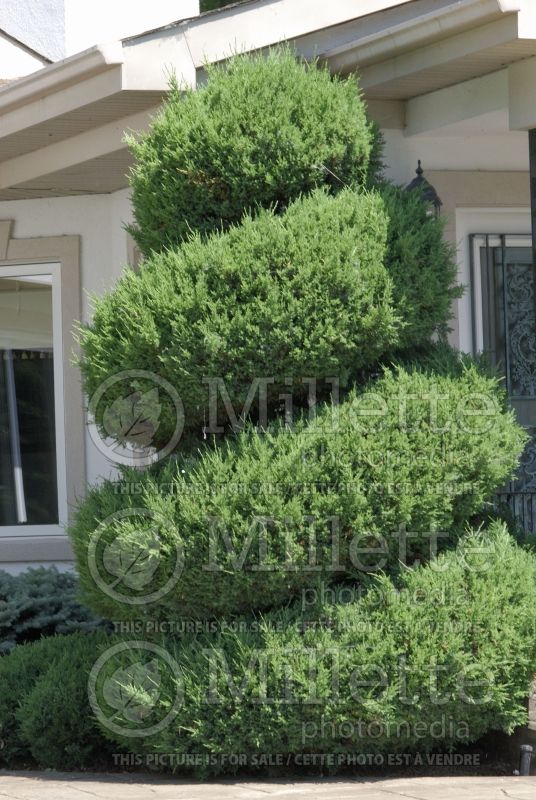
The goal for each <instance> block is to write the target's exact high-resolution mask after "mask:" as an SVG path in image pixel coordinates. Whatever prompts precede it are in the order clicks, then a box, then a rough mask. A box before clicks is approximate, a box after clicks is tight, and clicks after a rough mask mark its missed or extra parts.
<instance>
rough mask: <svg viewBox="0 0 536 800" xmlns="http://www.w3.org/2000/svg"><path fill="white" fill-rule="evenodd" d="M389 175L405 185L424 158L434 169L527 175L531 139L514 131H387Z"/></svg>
mask: <svg viewBox="0 0 536 800" xmlns="http://www.w3.org/2000/svg"><path fill="white" fill-rule="evenodd" d="M384 139H385V151H384V152H385V162H386V164H387V166H388V169H387V176H388V177H389V178H390V179H391V180H393V181H395V183H401V184H404V185H406V184H407V183H409V182H410V181H411V180H412V179H413V178H414V177H415V170H416V168H417V161H418V160H419V159H421V161H422V163H423V167H424V170H425V172H426V171H432V170H483V171H486V170H490V171H493V172H496V171H512V172H518V171H519V172H526V171H527V170H528V168H529V149H528V137H527V134H526V133H524V132H518V131H513V132H510V133H504V134H494V135H488V136H410V137H406V136H404V132H403V131H401V130H388V131H384Z"/></svg>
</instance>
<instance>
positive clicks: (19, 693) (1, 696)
mask: <svg viewBox="0 0 536 800" xmlns="http://www.w3.org/2000/svg"><path fill="white" fill-rule="evenodd" d="M60 642H63V644H60ZM66 647H68V640H66V641H64V640H63V637H50V638H47V639H40V640H39V641H36V642H33V643H31V644H25V645H21V646H18V647H15V648H14V649H13V650H12V651H11V653H9V655H6V656H4V657H3V658H0V740H1V742H2V746H1V747H0V764H1V765H3V766H5V767H20V766H24V765H27V764H28V763H31V761H32V756H31V752H30V743H29V742H27V741H26V740H25V739H24V738H23V737H22V736H21V732H20V726H19V723H18V720H17V711H18V709H19V706H20V704H21V703H22V702H23V701H24V699H25V697H26V696H27V695H28V694H29V693H30V692H31V691H32V689H33V687H34V686H35V684H36V683H37V681H38V680H39V678H40V677H41V676H42V675H43V674H44V673H45V672H46V671H47V670H48V669H49V668H50V667H51V665H52V664H53V663H55V662H56V661H57V660H58V658H59V657H60V656H61V654H62V653H63V652H64V650H65V648H66Z"/></svg>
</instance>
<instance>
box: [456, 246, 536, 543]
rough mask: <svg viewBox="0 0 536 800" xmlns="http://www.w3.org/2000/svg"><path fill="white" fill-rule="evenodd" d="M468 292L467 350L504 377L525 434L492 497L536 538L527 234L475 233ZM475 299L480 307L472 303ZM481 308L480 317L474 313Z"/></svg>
mask: <svg viewBox="0 0 536 800" xmlns="http://www.w3.org/2000/svg"><path fill="white" fill-rule="evenodd" d="M471 238H472V247H471V252H472V256H473V258H472V263H471V290H472V304H473V348H474V351H475V352H477V351H478V350H484V351H487V352H488V353H489V355H490V356H491V360H492V361H493V363H494V364H495V365H496V366H498V367H499V369H500V370H501V371H502V373H503V374H504V375H505V380H506V389H507V391H508V397H509V401H510V403H511V405H512V407H513V408H514V409H515V410H516V412H517V416H518V419H519V421H520V422H521V423H522V424H523V425H525V426H526V427H527V430H528V431H529V434H530V436H531V438H530V441H529V443H528V445H527V448H526V450H525V453H524V455H523V458H522V462H521V465H520V468H519V471H518V473H517V475H516V478H515V480H513V481H512V482H511V483H510V484H509V485H508V486H506V487H504V489H503V491H501V492H500V493H499V494H498V496H497V502H498V504H499V505H503V506H504V505H507V506H508V507H509V509H510V512H511V513H512V515H513V516H514V517H515V518H516V520H517V521H518V524H519V525H520V526H521V527H522V528H523V529H524V530H525V531H526V533H528V534H532V535H536V325H535V318H534V272H533V263H532V241H531V238H530V236H511V235H508V236H507V235H501V236H495V235H494V236H491V235H475V236H473V237H471ZM478 295H480V296H481V298H482V303H481V304H480V303H478V302H477V298H478ZM480 309H481V316H479V310H480Z"/></svg>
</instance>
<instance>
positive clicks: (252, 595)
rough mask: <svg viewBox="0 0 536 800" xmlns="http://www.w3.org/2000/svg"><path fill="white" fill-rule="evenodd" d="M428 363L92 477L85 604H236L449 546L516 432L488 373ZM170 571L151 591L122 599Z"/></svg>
mask: <svg viewBox="0 0 536 800" xmlns="http://www.w3.org/2000/svg"><path fill="white" fill-rule="evenodd" d="M436 360H437V362H438V363H439V364H440V366H439V367H437V368H436V369H433V368H432V369H428V370H427V369H419V367H418V366H417V365H414V366H413V367H410V368H407V369H403V368H401V367H400V368H398V367H393V368H391V369H387V370H386V371H385V373H384V375H383V377H381V378H380V379H377V380H375V381H372V382H371V383H370V384H369V385H368V386H367V387H366V389H364V390H361V392H351V393H350V394H349V395H348V396H347V397H346V399H345V400H344V401H343V402H342V403H341V404H340V405H339V406H331V405H326V406H324V407H323V409H322V410H320V411H319V413H318V415H317V416H316V418H315V419H314V420H313V421H311V422H309V421H308V420H305V421H302V422H301V423H298V424H297V425H296V426H295V428H294V429H293V430H292V431H290V430H288V429H285V428H284V427H283V426H280V425H279V426H278V425H275V426H273V427H272V428H271V429H269V430H268V431H263V432H257V431H255V430H252V429H247V430H246V431H244V432H242V433H240V434H239V435H238V436H236V437H234V438H233V439H232V440H229V441H228V442H227V443H226V444H225V445H224V446H222V447H219V448H216V449H214V450H212V451H210V450H208V449H207V450H205V451H203V452H202V453H201V454H200V455H199V457H198V458H197V459H192V460H190V461H186V460H181V459H178V460H177V461H171V462H170V463H169V464H166V465H164V466H163V467H162V468H160V469H158V470H156V471H148V472H146V473H144V474H140V473H134V474H132V473H125V475H124V478H123V480H124V487H125V488H124V489H122V488H121V486H122V485H121V483H119V484H115V483H112V482H105V483H104V484H102V485H101V486H98V487H96V488H94V489H92V490H91V491H90V493H89V495H88V498H87V500H86V502H85V504H84V505H82V506H81V508H80V509H79V511H78V514H77V517H76V520H75V521H74V523H73V525H72V527H71V531H70V533H71V538H72V541H73V544H74V549H75V553H76V557H77V568H78V571H79V574H80V580H81V587H82V589H83V592H84V598H85V601H86V602H87V603H88V604H90V606H91V607H93V608H94V609H95V610H96V611H98V612H99V613H101V614H103V615H105V616H109V617H110V618H112V619H123V618H138V617H139V616H140V615H143V614H147V615H149V616H150V617H155V616H156V617H164V618H169V617H170V615H171V617H176V616H180V617H212V616H218V615H224V616H225V615H232V614H237V613H245V612H248V611H252V610H259V609H268V608H274V607H277V606H278V605H279V604H286V603H287V602H288V601H289V600H291V599H292V597H293V596H294V595H296V593H298V592H299V591H300V590H302V589H304V588H306V587H307V586H310V585H311V583H312V582H313V581H315V580H317V579H319V576H320V577H321V578H322V579H323V580H326V581H328V582H330V581H337V580H341V579H343V578H344V577H357V578H360V579H363V580H364V579H365V578H367V575H368V573H371V572H372V573H373V572H377V571H379V570H380V569H381V570H384V571H386V572H387V573H390V574H395V575H396V574H397V573H398V571H399V569H400V562H401V561H402V562H404V561H405V563H406V564H407V565H412V564H413V563H414V562H415V560H424V561H426V560H427V559H428V558H429V556H430V553H431V552H433V548H434V547H437V548H444V547H448V546H451V545H452V543H453V542H454V541H455V540H456V538H457V537H458V536H459V535H460V534H461V533H462V532H463V529H464V525H465V521H466V520H467V519H468V518H469V517H470V516H471V515H473V514H476V513H477V512H478V511H479V510H480V509H481V508H482V506H483V505H484V503H485V502H486V501H487V500H489V499H490V498H491V496H492V494H493V492H494V490H495V488H496V487H497V486H500V485H501V484H502V483H504V482H505V481H506V480H507V479H508V478H509V476H510V475H511V474H512V472H513V470H514V469H515V467H516V464H517V459H518V457H519V454H520V453H521V451H522V449H523V445H524V442H525V438H526V437H525V434H524V432H523V430H522V429H521V428H520V427H519V426H518V425H517V423H516V421H515V417H514V415H513V413H512V412H511V411H508V410H506V408H505V407H504V397H503V395H502V391H501V390H500V388H499V386H498V381H497V380H496V379H495V378H493V377H490V376H487V375H485V374H482V372H481V371H480V369H479V368H478V366H477V365H475V364H473V363H471V361H470V360H467V359H466V360H465V361H462V360H459V359H458V360H457V361H454V364H455V366H454V367H453V368H452V367H449V366H448V364H449V363H450V361H451V360H452V356H451V354H450V353H449V351H446V352H445V353H444V356H443V362H447V366H445V363H443V364H442V366H441V362H442V359H441V358H439V356H438V358H437V359H436ZM431 363H433V362H431ZM442 369H443V374H442V372H441V370H442ZM449 369H451V370H452V371H451V373H450V374H449ZM129 487H130V488H129ZM133 487H135V491H134V490H133ZM125 509H131V511H130V512H129V513H128V514H127V515H126V516H125V514H124V513H123V512H124V510H125ZM155 527H156V529H157V530H158V534H157V536H156V538H155V533H154V531H155ZM93 542H95V545H94V546H92V543H93ZM151 543H152V544H151ZM151 547H152V550H153V552H152V555H151ZM335 548H338V554H336V549H335ZM367 551H371V552H367ZM121 553H123V554H124V558H125V563H126V564H127V565H128V564H130V562H131V561H134V562H136V563H139V562H138V561H137V558H138V556H137V554H138V553H139V554H142V558H143V560H144V563H145V565H146V566H145V567H144V570H147V571H146V572H145V573H144V574H145V576H146V578H147V581H146V582H145V584H144V585H141V586H140V585H137V584H136V582H134V583H132V581H131V580H130V579H129V577H128V574H126V573H125V574H124V581H122V580H121V567H120V566H119V565H118V563H117V559H118V554H121ZM179 553H180V559H181V571H180V575H178V576H177V577H176V579H175V580H173V574H174V571H175V569H176V565H177V559H178V558H179V555H178V554H179ZM143 554H145V555H143ZM151 559H152V561H153V566H152V567H150V562H151ZM140 568H141V567H140ZM125 569H126V567H125ZM142 572H143V570H142ZM168 581H171V588H170V589H169V590H168V591H166V592H165V593H163V595H162V593H159V594H158V596H157V602H155V603H149V604H148V605H147V607H146V608H143V607H142V606H140V604H139V603H136V602H134V603H132V602H131V601H132V599H133V598H134V599H135V598H137V597H144V596H145V597H148V596H150V595H152V594H153V592H155V591H157V590H158V587H163V586H165V585H167V584H168ZM108 582H113V584H114V585H119V586H120V587H121V593H120V595H119V596H115V595H114V596H110V593H109V592H107V591H106V585H107V583H108ZM103 587H104V589H103ZM126 598H127V599H126ZM128 598H130V600H129V599H128Z"/></svg>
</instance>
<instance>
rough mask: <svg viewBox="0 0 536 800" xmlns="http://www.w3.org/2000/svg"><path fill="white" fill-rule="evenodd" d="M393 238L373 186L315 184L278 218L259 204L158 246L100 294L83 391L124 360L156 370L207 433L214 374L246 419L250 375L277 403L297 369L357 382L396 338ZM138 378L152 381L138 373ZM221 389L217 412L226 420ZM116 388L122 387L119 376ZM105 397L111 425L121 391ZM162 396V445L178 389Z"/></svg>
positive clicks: (296, 382) (300, 390)
mask: <svg viewBox="0 0 536 800" xmlns="http://www.w3.org/2000/svg"><path fill="white" fill-rule="evenodd" d="M386 236H387V218H386V216H385V213H384V210H383V203H382V201H381V198H380V197H379V196H378V195H376V194H372V193H371V194H357V193H355V192H352V191H350V190H344V191H342V192H340V193H339V194H338V195H337V196H336V197H331V196H330V195H328V194H326V193H325V192H324V191H322V190H316V191H314V192H313V193H312V194H311V195H310V196H308V197H304V198H302V199H300V200H297V201H296V202H295V203H293V204H292V205H291V206H290V207H289V208H288V210H287V211H286V212H285V213H284V214H283V215H281V216H276V215H274V214H273V213H271V212H269V211H262V212H260V214H259V215H258V216H257V217H256V218H251V217H245V218H244V219H243V221H242V224H241V225H239V226H237V227H234V228H232V229H231V230H230V231H229V232H228V233H225V234H218V235H213V236H211V237H210V238H209V239H208V240H206V241H204V240H202V239H201V238H200V237H199V236H196V237H194V238H192V239H191V240H190V241H189V242H186V243H184V244H183V245H182V246H181V247H180V248H178V249H176V250H169V251H166V252H164V253H161V254H157V255H154V256H152V257H151V258H150V259H148V260H147V261H146V262H145V263H144V264H143V265H142V267H141V270H140V272H139V273H133V272H127V273H126V274H125V275H124V277H123V278H122V279H121V280H120V281H119V283H118V284H117V286H116V287H115V288H114V290H113V291H112V292H110V293H109V294H107V295H106V296H104V297H103V298H102V299H99V300H97V301H96V306H95V315H94V318H93V322H92V324H91V325H90V326H88V327H87V328H84V329H83V330H82V331H81V340H82V344H83V348H84V357H83V359H82V362H81V366H82V373H83V375H84V379H85V388H86V392H87V394H88V395H89V396H91V395H92V394H93V393H94V392H95V391H96V390H97V389H98V387H99V386H100V385H101V384H102V383H103V382H104V381H105V380H106V378H108V376H110V375H114V374H116V373H119V372H121V371H122V370H128V369H130V370H140V369H141V370H146V371H149V372H157V373H158V375H159V376H161V377H163V378H165V379H166V380H167V381H169V383H171V385H172V386H174V387H175V389H176V390H177V392H178V393H179V396H180V398H181V401H182V403H183V405H184V413H185V428H186V432H192V433H194V434H196V435H197V436H198V437H199V438H201V432H202V429H203V426H204V424H205V423H207V422H208V420H209V416H210V402H209V398H210V394H209V387H208V384H207V380H208V379H211V378H214V377H218V378H221V380H222V381H223V383H224V385H225V392H226V393H227V395H228V400H229V401H230V403H231V404H232V407H233V409H234V410H235V413H236V416H237V417H240V414H241V413H242V410H243V408H244V407H245V406H246V404H247V401H248V395H249V392H250V390H251V386H252V380H254V379H255V378H260V379H268V380H269V381H270V383H268V384H267V393H268V394H267V403H268V405H269V407H270V408H271V409H273V408H274V407H275V408H277V407H278V404H279V396H280V395H281V394H282V393H284V392H285V391H286V392H287V393H288V391H289V389H288V385H289V384H288V381H289V380H290V382H291V384H290V385H291V386H292V393H293V397H294V399H295V401H296V402H298V403H300V402H303V401H304V400H305V399H306V397H307V392H308V384H307V383H305V382H303V381H302V378H305V377H307V378H317V379H318V380H319V382H323V381H324V379H325V378H329V377H331V376H335V377H336V378H338V380H339V382H340V384H341V385H342V386H343V387H344V386H346V385H348V383H349V380H350V379H351V378H352V377H353V376H355V375H356V374H358V371H359V370H360V369H362V368H363V367H368V366H370V365H372V364H374V363H375V362H376V361H377V360H378V358H380V357H381V355H382V354H383V353H385V352H386V351H388V350H390V349H392V348H394V347H396V344H397V341H398V335H399V334H398V330H399V327H400V324H399V320H398V317H397V312H396V309H395V308H394V307H393V303H392V300H391V281H390V279H389V276H388V274H387V271H386V269H385V267H384V265H383V261H384V255H385V241H386ZM324 386H325V384H324ZM131 388H132V391H134V390H135V389H138V390H139V391H140V392H141V393H143V392H144V388H145V390H146V391H149V390H150V388H151V386H150V385H147V386H146V387H144V386H143V382H141V381H139V380H138V381H137V382H136V383H135V384H133V385H132V387H131ZM329 388H330V387H329ZM221 389H222V387H221V386H220V387H219V389H218V392H217V393H214V396H216V394H217V397H218V407H217V410H218V412H219V414H218V416H219V418H220V420H222V419H223V420H224V422H228V418H227V416H226V415H225V414H224V413H222V412H224V411H225V406H224V404H223V400H222V396H223V394H224V392H222V391H221ZM117 391H120V392H122V393H124V392H125V386H124V384H123V383H122V382H121V383H119V384H117ZM106 399H107V404H108V405H104V404H102V405H101V406H100V415H97V422H98V424H100V425H101V427H102V428H103V429H104V430H105V432H107V433H113V431H106V422H107V417H106V416H104V415H105V413H106V409H107V408H108V407H109V405H110V404H112V403H113V402H114V400H115V399H116V398H115V397H114V395H113V394H110V395H107V398H106ZM159 399H160V403H161V412H160V414H159V418H158V427H157V430H156V433H155V439H154V442H153V443H154V444H155V445H156V446H157V447H159V446H160V445H161V446H165V444H166V443H167V442H168V441H169V440H170V439H171V437H172V435H173V430H174V427H175V425H176V418H177V414H176V410H175V406H174V404H173V400H172V398H171V397H170V396H166V394H165V393H164V392H161V393H160V398H159ZM255 410H256V409H255V408H253V409H252V413H253V414H254V413H255ZM219 424H221V423H219ZM127 438H128V437H127Z"/></svg>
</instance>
